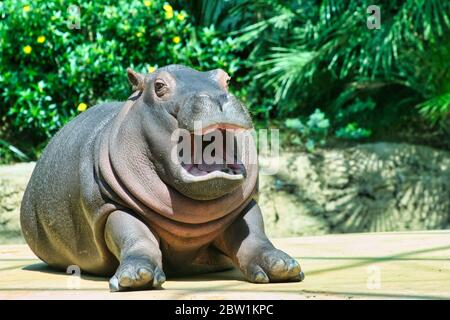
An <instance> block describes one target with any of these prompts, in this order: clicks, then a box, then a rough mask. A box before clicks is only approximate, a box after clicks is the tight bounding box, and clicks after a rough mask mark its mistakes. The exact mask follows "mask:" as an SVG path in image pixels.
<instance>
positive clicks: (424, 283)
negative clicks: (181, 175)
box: [0, 231, 450, 299]
mask: <svg viewBox="0 0 450 320" xmlns="http://www.w3.org/2000/svg"><path fill="white" fill-rule="evenodd" d="M274 242H275V244H276V245H278V246H279V247H280V248H281V249H283V250H285V251H286V252H288V253H289V254H291V255H292V256H294V257H296V258H297V259H298V260H299V261H300V263H301V265H302V267H303V270H304V271H305V274H306V279H305V281H303V282H301V283H281V284H251V283H248V282H246V281H244V280H243V278H242V276H241V275H240V272H239V271H237V270H232V271H227V272H222V273H215V274H208V275H203V276H196V277H189V278H179V279H169V280H168V281H167V282H166V283H165V284H164V290H152V291H140V292H126V293H110V292H109V289H108V281H107V279H103V278H96V277H92V276H88V275H81V279H80V278H77V277H74V276H69V275H66V274H64V273H57V272H54V271H52V270H50V269H49V268H47V266H46V265H45V264H43V263H42V262H40V261H39V260H38V259H37V258H36V257H35V256H34V255H33V254H32V253H31V251H30V250H29V249H28V247H27V246H25V245H5V246H0V299H399V298H400V299H450V231H434V232H405V233H376V234H347V235H329V236H318V237H303V238H286V239H277V240H275V241H274Z"/></svg>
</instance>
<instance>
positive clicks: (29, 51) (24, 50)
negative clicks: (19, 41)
mask: <svg viewBox="0 0 450 320" xmlns="http://www.w3.org/2000/svg"><path fill="white" fill-rule="evenodd" d="M32 50H33V48H31V46H25V47H23V52H24V53H25V54H30V53H31V51H32Z"/></svg>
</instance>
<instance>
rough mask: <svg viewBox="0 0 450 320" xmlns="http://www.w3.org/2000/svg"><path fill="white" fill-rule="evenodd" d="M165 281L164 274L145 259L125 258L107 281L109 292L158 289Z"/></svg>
mask: <svg viewBox="0 0 450 320" xmlns="http://www.w3.org/2000/svg"><path fill="white" fill-rule="evenodd" d="M164 281H166V276H165V274H164V272H163V271H162V270H161V268H160V267H158V266H157V265H156V264H155V263H153V262H152V261H151V260H150V259H149V258H145V257H126V258H125V259H124V260H123V261H122V262H121V263H120V266H119V268H117V271H116V274H115V275H114V276H113V277H112V278H111V279H110V280H109V289H110V290H111V292H116V291H128V290H146V289H151V288H160V287H161V285H162V284H163V283H164Z"/></svg>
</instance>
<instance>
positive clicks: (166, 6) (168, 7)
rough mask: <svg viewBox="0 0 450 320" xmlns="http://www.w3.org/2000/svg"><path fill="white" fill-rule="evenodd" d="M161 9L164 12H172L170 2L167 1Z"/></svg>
mask: <svg viewBox="0 0 450 320" xmlns="http://www.w3.org/2000/svg"><path fill="white" fill-rule="evenodd" d="M163 9H164V11H165V12H169V11H170V12H173V8H172V6H171V5H170V4H168V3H166V4H165V5H164V6H163Z"/></svg>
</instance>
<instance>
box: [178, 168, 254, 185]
mask: <svg viewBox="0 0 450 320" xmlns="http://www.w3.org/2000/svg"><path fill="white" fill-rule="evenodd" d="M210 167H211V169H212V170H211V171H203V170H201V169H200V168H202V167H201V166H198V165H189V166H182V167H181V176H182V178H183V180H184V181H185V182H186V183H191V182H201V181H208V180H213V179H227V180H234V181H236V180H237V181H239V180H242V181H243V180H244V179H245V176H246V173H245V167H244V166H243V165H225V166H223V167H221V168H220V169H216V166H215V165H211V166H210Z"/></svg>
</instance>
